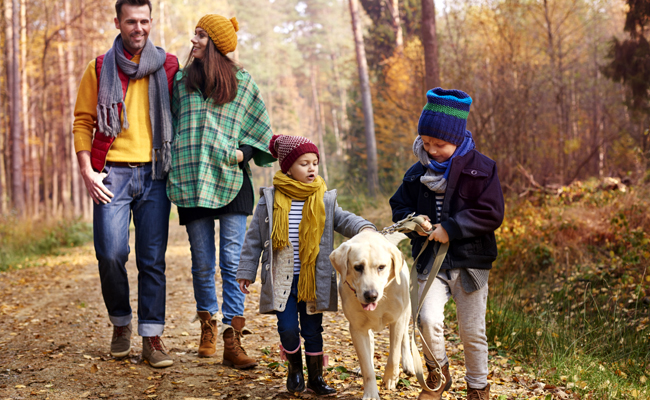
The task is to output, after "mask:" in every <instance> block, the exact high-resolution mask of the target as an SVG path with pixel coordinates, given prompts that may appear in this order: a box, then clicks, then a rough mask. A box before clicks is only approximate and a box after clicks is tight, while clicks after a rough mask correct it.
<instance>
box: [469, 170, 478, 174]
mask: <svg viewBox="0 0 650 400" xmlns="http://www.w3.org/2000/svg"><path fill="white" fill-rule="evenodd" d="M470 174H472V175H476V174H478V171H476V170H475V169H473V170H472V172H470Z"/></svg>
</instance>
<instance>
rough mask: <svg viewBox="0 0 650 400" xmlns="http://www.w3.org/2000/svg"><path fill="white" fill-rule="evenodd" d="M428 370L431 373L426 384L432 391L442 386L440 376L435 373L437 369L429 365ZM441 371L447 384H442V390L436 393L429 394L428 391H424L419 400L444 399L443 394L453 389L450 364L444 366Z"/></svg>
mask: <svg viewBox="0 0 650 400" xmlns="http://www.w3.org/2000/svg"><path fill="white" fill-rule="evenodd" d="M427 370H428V371H429V376H427V380H426V384H427V386H429V387H430V388H431V389H435V388H436V387H438V385H439V384H440V376H438V374H437V373H436V372H435V367H432V366H430V365H429V364H427ZM441 371H442V376H444V378H445V382H444V383H443V384H442V386H441V387H440V389H438V390H436V391H434V392H429V391H427V390H424V389H422V391H421V392H420V396H418V400H440V399H442V393H443V392H446V391H447V390H449V389H450V388H451V375H450V374H449V363H447V364H445V365H443V366H442V368H441Z"/></svg>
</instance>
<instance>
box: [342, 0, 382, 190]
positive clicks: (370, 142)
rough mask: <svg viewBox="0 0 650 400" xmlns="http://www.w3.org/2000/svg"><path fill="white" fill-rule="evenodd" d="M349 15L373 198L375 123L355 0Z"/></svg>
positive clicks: (375, 172) (366, 61)
mask: <svg viewBox="0 0 650 400" xmlns="http://www.w3.org/2000/svg"><path fill="white" fill-rule="evenodd" d="M349 3H350V15H351V17H352V31H353V33H354V47H355V48H356V53H357V65H358V67H359V81H360V83H361V103H362V107H363V119H364V125H365V133H366V159H367V165H368V194H369V196H370V197H372V198H374V197H376V196H377V192H378V187H379V177H378V175H379V174H378V167H377V143H376V141H375V121H374V116H373V112H372V95H371V93H370V80H369V76H368V60H367V59H366V49H365V47H364V44H363V33H362V32H361V20H360V18H359V4H358V3H357V0H349Z"/></svg>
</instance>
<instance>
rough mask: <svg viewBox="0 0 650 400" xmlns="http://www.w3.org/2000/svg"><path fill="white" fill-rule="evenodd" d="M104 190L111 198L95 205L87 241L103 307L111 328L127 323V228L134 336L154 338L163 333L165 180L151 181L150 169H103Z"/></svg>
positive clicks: (128, 310)
mask: <svg viewBox="0 0 650 400" xmlns="http://www.w3.org/2000/svg"><path fill="white" fill-rule="evenodd" d="M106 172H107V174H108V175H107V176H106V177H105V178H104V181H103V182H104V185H105V186H106V188H108V190H110V191H111V192H112V193H113V194H114V197H113V198H112V199H111V202H110V203H107V204H95V205H94V208H93V235H94V242H95V253H96V255H97V261H98V262H99V277H100V280H101V285H102V295H103V296H104V304H106V309H107V310H108V316H109V318H110V320H111V323H112V324H113V325H115V326H125V325H128V324H129V323H130V322H131V313H132V312H131V304H130V301H129V279H128V275H127V271H126V267H125V264H126V261H127V260H128V258H129V253H130V251H131V249H130V247H129V234H130V232H129V225H130V224H131V215H133V225H134V226H135V262H136V265H137V267H138V333H139V334H140V336H160V335H162V333H163V329H164V327H165V294H166V292H165V287H166V281H165V251H166V250H167V234H168V231H169V211H170V208H171V203H170V202H169V199H168V198H167V192H166V185H167V180H166V179H163V180H152V179H151V164H149V165H145V166H140V167H134V168H131V167H107V169H106Z"/></svg>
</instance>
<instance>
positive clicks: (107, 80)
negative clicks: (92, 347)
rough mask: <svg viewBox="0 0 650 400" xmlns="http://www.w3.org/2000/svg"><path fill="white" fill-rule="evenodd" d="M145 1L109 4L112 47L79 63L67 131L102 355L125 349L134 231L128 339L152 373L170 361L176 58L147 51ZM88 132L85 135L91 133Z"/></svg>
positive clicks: (149, 47) (149, 48)
mask: <svg viewBox="0 0 650 400" xmlns="http://www.w3.org/2000/svg"><path fill="white" fill-rule="evenodd" d="M151 8H152V7H151V2H150V1H149V0H117V1H116V2H115V11H116V13H117V17H116V18H115V27H116V28H117V29H119V30H120V34H119V35H118V36H117V37H116V38H115V41H114V43H113V47H112V48H111V49H110V50H109V51H108V52H107V53H106V54H104V55H102V56H100V57H98V58H97V59H95V60H93V61H91V62H90V64H88V67H87V68H86V71H85V73H84V76H83V78H82V80H81V84H80V87H79V94H78V95H77V103H76V106H75V121H74V127H73V133H74V142H75V150H76V152H77V159H78V161H79V168H80V169H81V175H82V177H83V180H84V183H85V184H86V188H87V189H88V193H89V194H90V196H91V197H92V199H93V201H94V202H95V205H94V210H93V217H94V221H93V233H94V242H95V252H96V255H97V260H98V262H99V276H100V280H101V287H102V295H103V297H104V303H105V304H106V308H107V310H108V315H109V318H110V321H111V323H112V324H113V338H112V341H111V354H112V355H113V356H114V357H124V356H126V355H128V354H129V352H130V351H131V314H132V312H131V306H130V303H129V282H128V276H127V271H126V268H125V264H126V261H127V259H128V256H129V252H130V248H129V225H130V222H131V217H133V223H134V225H135V250H136V264H137V268H138V333H139V334H140V336H142V356H143V358H144V359H145V360H147V361H148V362H149V364H150V365H151V366H152V367H156V368H160V367H167V366H170V365H172V363H173V361H172V359H171V357H170V356H169V355H168V354H167V351H166V349H165V347H164V345H163V343H162V341H161V340H160V336H161V335H162V333H163V330H164V324H165V285H166V281H165V251H166V249H167V235H168V228H169V222H168V221H169V211H170V207H171V205H170V202H169V200H168V199H167V195H166V191H165V186H166V181H167V172H168V170H169V165H170V143H171V141H172V124H171V112H170V105H169V99H170V92H171V88H172V82H173V76H174V74H175V73H176V72H177V71H178V69H179V65H178V59H177V58H176V57H175V56H173V55H171V54H166V53H165V51H164V50H163V49H161V48H158V47H155V46H154V45H153V43H152V42H151V41H150V40H149V39H148V37H149V32H150V31H151V23H152V18H151ZM93 132H94V135H93Z"/></svg>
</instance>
